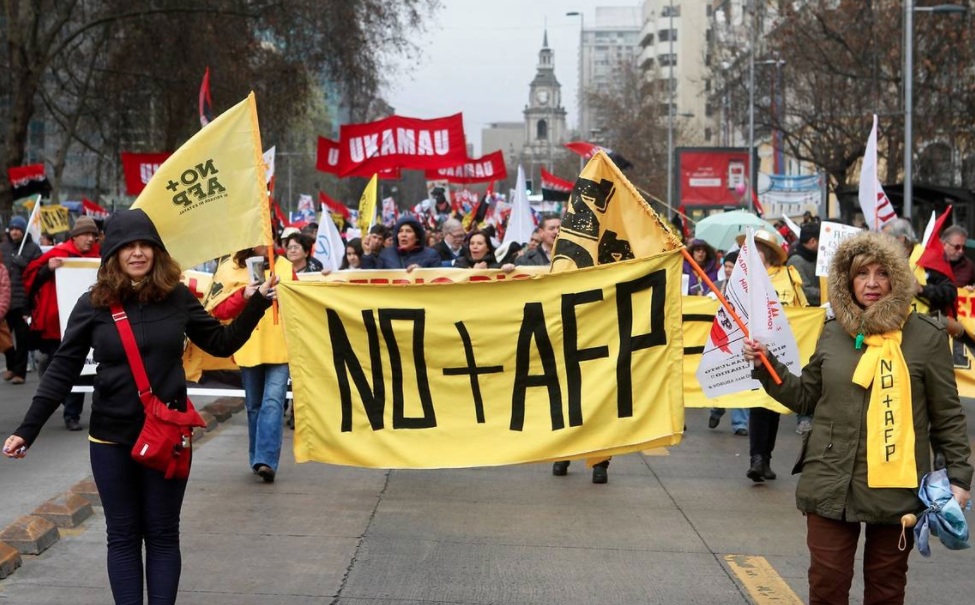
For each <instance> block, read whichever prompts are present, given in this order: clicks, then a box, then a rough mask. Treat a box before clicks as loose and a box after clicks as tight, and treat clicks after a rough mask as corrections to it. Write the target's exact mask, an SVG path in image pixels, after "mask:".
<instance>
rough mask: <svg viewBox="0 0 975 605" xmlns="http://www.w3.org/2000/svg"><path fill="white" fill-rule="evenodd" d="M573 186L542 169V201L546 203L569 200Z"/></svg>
mask: <svg viewBox="0 0 975 605" xmlns="http://www.w3.org/2000/svg"><path fill="white" fill-rule="evenodd" d="M573 186H574V185H573V184H572V183H570V182H569V181H566V180H563V179H560V178H559V177H557V176H555V175H554V174H552V173H551V172H549V171H548V170H545V169H544V168H542V199H543V200H544V201H546V202H564V201H566V200H567V199H569V195H570V194H571V193H572V187H573Z"/></svg>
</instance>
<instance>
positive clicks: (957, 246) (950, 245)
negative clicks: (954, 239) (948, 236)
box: [948, 244, 965, 250]
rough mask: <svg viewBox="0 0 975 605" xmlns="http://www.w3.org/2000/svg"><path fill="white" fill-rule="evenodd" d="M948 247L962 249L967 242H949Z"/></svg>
mask: <svg viewBox="0 0 975 605" xmlns="http://www.w3.org/2000/svg"><path fill="white" fill-rule="evenodd" d="M948 247H949V248H951V249H953V250H961V249H962V248H964V247H965V244H948Z"/></svg>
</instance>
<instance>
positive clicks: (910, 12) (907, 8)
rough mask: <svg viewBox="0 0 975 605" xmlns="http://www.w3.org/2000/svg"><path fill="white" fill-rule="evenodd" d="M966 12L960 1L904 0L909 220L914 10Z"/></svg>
mask: <svg viewBox="0 0 975 605" xmlns="http://www.w3.org/2000/svg"><path fill="white" fill-rule="evenodd" d="M915 11H917V12H919V13H967V12H968V7H967V6H964V5H960V4H938V5H936V6H914V0H904V218H906V219H908V220H910V218H911V213H912V210H913V206H914V178H913V170H914V166H913V164H914V157H913V156H914V124H913V122H914V12H915Z"/></svg>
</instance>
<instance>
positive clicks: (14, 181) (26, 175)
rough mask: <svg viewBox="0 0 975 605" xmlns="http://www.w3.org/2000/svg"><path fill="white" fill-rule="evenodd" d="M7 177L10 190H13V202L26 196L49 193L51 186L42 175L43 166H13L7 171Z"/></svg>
mask: <svg viewBox="0 0 975 605" xmlns="http://www.w3.org/2000/svg"><path fill="white" fill-rule="evenodd" d="M7 176H8V177H10V188H11V189H12V190H13V195H14V199H15V200H18V199H20V198H22V197H27V196H28V195H35V194H38V193H41V194H45V195H46V194H48V193H50V192H51V184H50V183H49V182H48V180H47V175H45V174H44V164H31V165H30V166H14V167H13V168H10V169H8V170H7Z"/></svg>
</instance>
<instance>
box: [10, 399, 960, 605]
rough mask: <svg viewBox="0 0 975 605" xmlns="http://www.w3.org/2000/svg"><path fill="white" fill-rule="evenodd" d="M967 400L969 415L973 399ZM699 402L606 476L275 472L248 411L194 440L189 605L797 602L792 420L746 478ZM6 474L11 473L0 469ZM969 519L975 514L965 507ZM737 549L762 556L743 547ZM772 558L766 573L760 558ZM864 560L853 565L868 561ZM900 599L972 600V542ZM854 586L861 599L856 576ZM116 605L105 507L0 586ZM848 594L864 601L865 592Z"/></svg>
mask: <svg viewBox="0 0 975 605" xmlns="http://www.w3.org/2000/svg"><path fill="white" fill-rule="evenodd" d="M966 409H967V411H969V413H970V414H971V415H975V410H973V406H972V405H971V404H968V405H967V406H966ZM706 414H707V413H706V411H703V410H689V412H688V426H689V429H690V430H689V434H688V436H687V437H686V438H685V441H684V443H683V444H682V445H680V446H679V447H676V448H671V451H669V452H667V451H666V450H659V451H654V452H651V453H649V454H646V455H643V454H632V455H628V456H623V457H619V458H616V459H614V460H613V463H612V465H611V466H610V481H609V484H608V485H602V486H600V485H593V484H592V483H591V482H590V473H589V472H588V471H586V470H585V469H584V465H583V464H581V463H573V464H572V466H571V467H570V470H569V475H568V476H567V477H553V476H552V474H551V467H550V465H525V466H517V467H501V468H485V469H465V470H443V471H377V470H363V469H351V468H343V467H334V466H327V465H322V464H314V463H310V464H304V465H300V466H299V465H295V464H294V462H293V459H292V456H291V455H290V436H291V432H290V431H286V437H287V438H288V443H287V444H286V451H285V453H284V455H283V456H282V465H281V469H280V471H279V473H278V480H277V481H276V482H275V483H274V484H270V485H266V484H263V483H261V482H260V481H259V480H258V479H257V478H256V477H254V476H253V475H252V474H251V473H250V470H249V469H248V468H247V463H246V459H247V428H246V421H245V417H244V415H243V414H238V415H236V416H234V417H233V418H232V419H231V420H230V421H229V422H227V423H225V424H224V425H222V426H221V428H219V429H217V430H216V431H215V432H213V433H211V434H210V435H209V436H208V437H207V438H206V439H205V440H204V441H203V442H202V443H201V446H200V448H199V449H198V450H197V452H196V457H195V460H194V469H193V475H192V478H191V480H190V486H189V489H188V491H187V497H186V503H185V505H184V508H183V533H182V536H183V578H182V582H181V586H180V588H181V594H180V600H179V603H181V604H185V605H195V604H200V605H202V604H207V605H225V604H226V605H231V604H233V605H252V604H253V605H258V604H261V605H265V604H275V605H276V604H282V605H285V604H286V605H297V604H310V603H334V604H342V605H388V604H392V603H423V604H429V603H463V604H474V603H477V604H482V603H484V604H486V603H510V604H519V605H520V604H526V603H553V604H555V603H559V604H563V603H592V604H598V605H606V604H617V603H618V604H632V603H662V604H671V603H675V604H676V603H708V604H711V603H715V604H726V603H727V604H731V603H736V604H740V603H753V602H754V603H797V602H799V601H798V599H805V596H806V586H805V574H806V566H807V565H808V556H807V554H806V548H805V527H804V522H803V517H802V516H801V515H800V514H799V513H798V512H796V510H795V505H794V500H793V493H794V489H795V479H794V478H791V477H788V476H787V473H788V469H789V467H791V463H792V460H793V459H794V457H795V455H796V447H797V445H798V443H799V441H798V437H797V436H796V435H795V434H794V433H793V432H792V428H793V424H794V422H792V421H791V419H784V420H783V422H782V428H781V431H780V435H779V446H778V448H777V451H776V458H775V460H774V461H773V468H775V470H776V471H777V472H778V473H779V476H780V479H779V480H777V481H773V482H767V483H765V484H761V485H752V484H751V482H749V481H748V480H747V479H745V477H744V471H745V468H746V459H747V453H748V440H747V439H744V438H741V437H735V436H733V435H731V434H730V432H729V430H728V427H727V423H723V424H722V426H721V427H719V429H718V430H716V431H709V430H708V429H707V428H706V423H707V417H706ZM4 484H5V485H7V482H6V481H4ZM970 518H971V517H970ZM728 555H746V556H750V557H764V559H748V558H736V559H734V560H733V561H731V562H729V561H727V560H726V556H728ZM765 560H767V562H768V563H769V564H770V565H771V569H770V570H764V571H763V570H762V569H761V565H760V563H762V561H765ZM858 565H859V563H858ZM911 566H912V570H911V575H910V581H909V585H908V602H910V603H923V602H929V601H930V600H932V598H933V599H934V600H936V601H937V602H957V603H964V602H969V601H970V598H971V595H972V594H975V578H973V577H972V574H971V570H972V569H975V552H973V551H971V550H970V551H966V552H960V553H948V552H946V551H944V549H942V548H940V546H938V547H935V552H934V556H933V557H932V558H931V559H929V560H925V559H922V558H921V557H920V556H918V555H917V553H914V555H913V556H912V558H911ZM853 594H854V595H858V594H862V583H861V582H860V580H859V579H858V580H857V581H856V584H855V586H854V590H853ZM5 602H9V603H17V604H42V603H43V604H68V603H70V604H78V605H96V604H97V605H102V604H104V603H110V602H111V595H110V591H109V589H108V578H107V575H106V571H105V535H104V517H103V515H102V513H101V509H100V508H97V507H96V513H95V516H94V517H92V518H91V519H89V520H88V521H87V522H86V523H85V524H84V525H83V526H82V528H80V529H78V530H68V531H65V532H62V538H61V542H60V543H59V544H56V545H55V546H54V547H52V548H51V549H50V550H48V551H47V552H45V553H44V554H42V555H40V556H37V557H25V558H24V564H23V567H22V568H21V569H19V570H18V571H17V572H16V573H15V574H14V575H13V576H11V577H10V578H8V579H7V580H5V581H2V582H0V603H5ZM852 602H855V603H859V602H860V600H859V597H856V598H855V599H854V600H853V601H852Z"/></svg>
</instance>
